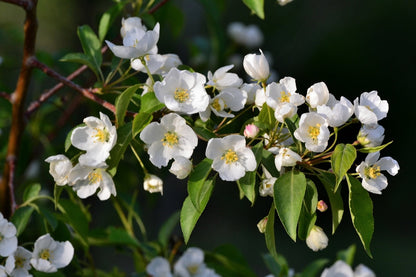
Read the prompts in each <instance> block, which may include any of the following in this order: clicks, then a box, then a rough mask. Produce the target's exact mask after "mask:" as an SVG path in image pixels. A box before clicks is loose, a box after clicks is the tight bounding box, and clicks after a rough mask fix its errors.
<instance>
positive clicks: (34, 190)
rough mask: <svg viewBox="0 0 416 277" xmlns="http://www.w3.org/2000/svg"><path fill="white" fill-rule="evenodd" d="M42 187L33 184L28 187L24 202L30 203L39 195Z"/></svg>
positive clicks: (24, 193) (24, 194)
mask: <svg viewBox="0 0 416 277" xmlns="http://www.w3.org/2000/svg"><path fill="white" fill-rule="evenodd" d="M40 189H41V186H40V184H33V185H30V186H28V187H27V188H26V189H25V191H24V192H23V202H26V201H29V200H31V199H32V198H34V197H36V196H38V195H39V192H40Z"/></svg>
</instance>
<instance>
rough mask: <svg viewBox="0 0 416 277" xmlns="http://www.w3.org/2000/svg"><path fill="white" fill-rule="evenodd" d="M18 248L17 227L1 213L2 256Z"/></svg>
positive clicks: (0, 238) (0, 250) (0, 243)
mask: <svg viewBox="0 0 416 277" xmlns="http://www.w3.org/2000/svg"><path fill="white" fill-rule="evenodd" d="M16 249H17V237H16V227H15V226H14V225H13V223H11V222H9V221H7V219H5V218H4V217H3V214H2V213H0V256H2V257H7V256H9V255H11V254H12V253H13V252H14V251H16Z"/></svg>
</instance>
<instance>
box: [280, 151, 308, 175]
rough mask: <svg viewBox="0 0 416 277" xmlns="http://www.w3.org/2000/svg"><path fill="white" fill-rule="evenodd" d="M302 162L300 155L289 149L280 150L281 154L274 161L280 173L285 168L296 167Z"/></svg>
mask: <svg viewBox="0 0 416 277" xmlns="http://www.w3.org/2000/svg"><path fill="white" fill-rule="evenodd" d="M300 161H302V158H301V157H300V156H299V154H298V153H296V152H294V151H292V150H290V149H289V148H287V147H282V148H280V149H279V153H278V154H277V155H276V157H275V159H274V164H275V165H276V168H277V170H278V171H279V172H280V171H281V170H282V167H284V166H295V165H296V163H297V162H300Z"/></svg>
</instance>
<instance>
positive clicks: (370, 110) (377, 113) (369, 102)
mask: <svg viewBox="0 0 416 277" xmlns="http://www.w3.org/2000/svg"><path fill="white" fill-rule="evenodd" d="M354 107H355V116H356V117H357V118H358V120H360V122H361V123H362V124H376V123H377V121H379V120H381V119H383V118H385V117H386V116H387V112H388V111H389V103H388V102H387V101H386V100H381V99H380V96H378V93H377V91H375V90H373V91H371V92H363V93H362V94H361V95H360V98H359V99H358V97H357V98H356V99H355V100H354Z"/></svg>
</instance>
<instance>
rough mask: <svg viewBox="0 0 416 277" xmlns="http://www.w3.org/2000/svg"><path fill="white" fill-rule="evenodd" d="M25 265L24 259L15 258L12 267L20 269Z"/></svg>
mask: <svg viewBox="0 0 416 277" xmlns="http://www.w3.org/2000/svg"><path fill="white" fill-rule="evenodd" d="M24 265H25V259H23V258H22V257H15V260H14V266H15V267H18V268H22V267H23V266H24Z"/></svg>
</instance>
